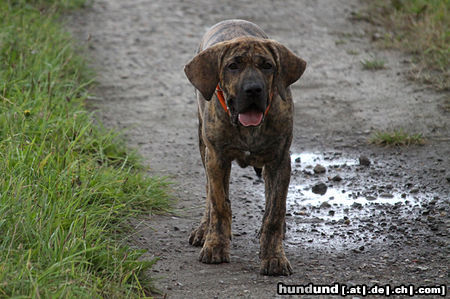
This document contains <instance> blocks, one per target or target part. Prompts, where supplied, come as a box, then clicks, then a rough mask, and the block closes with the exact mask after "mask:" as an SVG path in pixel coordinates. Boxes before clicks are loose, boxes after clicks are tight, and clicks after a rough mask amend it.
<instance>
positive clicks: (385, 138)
mask: <svg viewBox="0 0 450 299" xmlns="http://www.w3.org/2000/svg"><path fill="white" fill-rule="evenodd" d="M369 143H372V144H377V145H395V146H402V145H412V144H416V145H423V144H425V139H424V138H423V136H422V134H408V133H406V132H405V131H404V130H403V129H399V130H393V131H378V132H375V133H374V134H373V135H372V136H371V138H370V139H369Z"/></svg>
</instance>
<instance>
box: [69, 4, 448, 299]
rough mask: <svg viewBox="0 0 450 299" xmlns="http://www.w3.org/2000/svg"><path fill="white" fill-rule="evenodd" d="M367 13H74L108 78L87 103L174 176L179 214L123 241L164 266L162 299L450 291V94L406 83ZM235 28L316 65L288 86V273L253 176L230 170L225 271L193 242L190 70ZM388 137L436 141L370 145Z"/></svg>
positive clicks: (124, 8)
mask: <svg viewBox="0 0 450 299" xmlns="http://www.w3.org/2000/svg"><path fill="white" fill-rule="evenodd" d="M363 8H364V4H363V3H361V2H359V1H356V0H352V1H349V0H339V1H335V0H333V1H331V0H328V1H326V0H320V1H317V0H314V1H313V0H304V1H294V0H289V1H283V2H280V3H278V2H274V1H270V0H263V1H258V2H257V3H256V2H255V1H221V2H216V1H208V0H197V1H175V0H164V1H160V0H133V1H120V0H96V1H95V2H94V4H93V5H92V7H89V8H87V9H85V10H83V11H80V12H78V13H77V14H76V15H71V16H69V17H68V18H69V22H68V27H69V28H70V30H71V31H72V32H74V34H75V35H76V36H77V38H78V39H79V40H80V42H81V43H86V44H87V53H86V56H88V57H90V59H91V61H92V66H93V67H94V68H95V69H96V70H97V71H98V74H99V75H98V83H99V84H98V86H97V87H96V89H95V90H94V94H95V97H92V98H91V99H90V100H89V105H90V106H91V107H93V109H95V110H96V111H97V114H98V115H99V118H100V119H101V120H102V121H103V122H104V123H105V124H106V125H107V126H108V127H116V128H119V129H126V134H125V135H126V138H127V141H128V142H129V144H130V146H131V147H134V148H136V149H138V151H139V152H140V153H141V154H142V155H143V156H144V157H145V158H146V160H147V162H148V164H149V165H150V167H151V171H150V172H151V174H152V175H159V176H169V177H170V179H171V180H172V181H173V182H174V185H173V188H174V198H175V199H176V200H177V204H176V208H175V214H174V215H165V216H153V215H149V216H148V217H147V218H145V219H139V220H136V223H134V225H135V233H134V235H133V236H130V241H131V242H132V243H133V245H134V246H138V247H140V248H145V249H147V250H148V255H147V257H148V258H149V259H150V258H152V257H154V256H158V257H160V260H159V261H158V262H157V263H156V265H155V266H154V267H153V268H152V270H151V273H150V274H151V275H152V276H153V277H154V278H155V279H156V280H155V286H156V287H157V288H159V290H160V291H161V295H157V297H166V298H167V297H168V298H234V297H244V298H247V297H248V298H273V297H276V296H277V295H276V292H277V283H278V282H283V283H285V284H298V285H307V284H309V283H314V284H332V283H335V282H338V283H341V284H346V285H348V286H350V285H361V284H366V285H369V286H374V285H385V284H390V285H392V286H396V285H401V284H406V285H409V284H413V285H415V286H419V285H430V286H431V285H441V284H447V285H448V283H449V272H448V271H449V270H448V265H449V263H448V259H449V255H448V246H449V230H448V229H449V221H448V219H449V217H448V215H449V212H450V211H449V193H450V169H449V165H450V164H449V163H450V161H449V157H450V141H449V135H450V134H449V133H450V131H449V123H450V121H449V120H450V117H449V113H448V112H446V111H445V110H444V109H442V108H441V107H442V105H443V103H444V101H445V100H446V97H448V96H449V95H448V93H447V94H444V93H435V92H433V91H431V90H429V89H426V88H425V87H424V86H420V85H417V84H414V83H411V82H410V81H408V80H407V79H406V75H405V74H406V72H407V70H408V67H409V66H410V63H411V62H410V59H409V58H408V57H405V56H402V55H401V54H400V53H397V52H393V51H382V50H379V49H376V48H375V47H374V45H373V44H372V43H371V39H372V36H373V32H376V31H377V30H379V29H377V28H374V27H372V25H369V24H367V23H364V22H359V21H354V20H352V12H357V11H360V10H361V9H363ZM229 18H241V19H246V20H249V21H252V22H254V23H256V24H258V25H259V26H260V27H261V28H263V30H265V31H266V33H267V34H268V35H269V36H270V37H271V38H273V39H275V40H277V41H279V42H281V43H283V44H284V45H286V46H288V47H289V48H290V49H292V50H293V51H294V52H295V53H297V54H298V55H299V56H300V57H302V58H303V59H305V60H306V61H307V62H308V67H307V70H306V72H305V74H304V76H303V77H302V78H301V79H300V80H299V82H297V83H295V84H294V85H293V86H292V92H293V98H294V102H295V117H294V122H295V125H294V140H293V145H292V147H291V152H292V177H291V185H290V189H289V195H288V210H287V218H286V225H287V232H286V239H285V242H284V243H285V250H286V255H287V257H288V259H289V260H290V262H291V265H292V267H293V269H294V274H293V275H291V276H289V277H266V276H261V275H259V274H258V272H259V258H258V251H259V242H258V238H257V231H258V230H259V226H260V224H261V218H262V215H263V211H264V186H263V183H262V181H260V180H258V178H257V177H256V176H255V174H254V172H253V170H252V169H250V168H248V169H241V168H239V167H238V166H237V165H233V169H232V174H231V185H230V198H231V204H232V210H233V224H232V230H233V240H232V244H231V246H232V247H231V262H230V263H228V264H220V265H206V264H202V263H200V262H199V261H198V260H197V258H198V253H199V250H200V248H197V247H192V246H190V245H189V243H188V236H189V233H190V231H191V230H192V229H193V228H194V227H196V225H197V224H198V223H199V220H200V217H201V215H202V213H203V205H204V200H205V190H204V186H205V174H204V171H203V168H202V164H201V160H200V155H199V152H198V147H197V142H198V140H197V117H196V112H197V108H196V101H195V96H194V90H193V87H192V86H191V85H190V84H189V83H188V81H187V79H186V78H185V76H184V73H183V66H184V64H185V63H186V62H187V61H188V60H189V59H190V58H192V57H193V56H194V53H195V49H196V48H197V46H198V43H199V41H200V38H201V36H202V35H203V34H204V32H205V31H206V30H207V28H209V27H210V26H212V25H213V24H215V23H217V22H218V21H221V20H224V19H229ZM373 57H377V58H381V59H383V60H384V61H385V62H386V68H385V69H383V70H379V71H376V72H374V71H367V70H363V68H362V65H361V63H360V61H361V60H363V59H371V58H373ZM395 128H404V129H405V130H406V131H409V132H420V133H423V134H424V135H425V136H426V138H427V142H426V144H425V145H424V146H409V147H393V148H392V147H391V148H383V147H378V146H373V145H368V143H367V138H368V137H369V136H370V135H371V134H372V133H373V132H375V131H376V130H386V129H395ZM360 158H361V159H360ZM318 164H320V165H321V166H323V167H317V165H318Z"/></svg>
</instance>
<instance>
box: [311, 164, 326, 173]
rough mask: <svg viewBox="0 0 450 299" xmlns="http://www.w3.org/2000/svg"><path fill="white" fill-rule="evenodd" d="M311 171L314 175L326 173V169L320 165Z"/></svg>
mask: <svg viewBox="0 0 450 299" xmlns="http://www.w3.org/2000/svg"><path fill="white" fill-rule="evenodd" d="M313 170H314V173H316V174H320V173H325V172H326V171H327V169H326V168H325V167H323V166H322V165H320V164H317V165H316V166H314V169H313Z"/></svg>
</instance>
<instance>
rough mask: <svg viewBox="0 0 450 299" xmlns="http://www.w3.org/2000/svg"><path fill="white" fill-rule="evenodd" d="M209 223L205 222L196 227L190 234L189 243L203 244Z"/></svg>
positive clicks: (194, 244)
mask: <svg viewBox="0 0 450 299" xmlns="http://www.w3.org/2000/svg"><path fill="white" fill-rule="evenodd" d="M206 230H207V224H206V223H205V222H202V223H200V225H199V226H198V227H197V228H196V229H194V230H193V231H192V232H191V234H190V236H189V244H191V245H193V246H203V244H204V243H205V238H206Z"/></svg>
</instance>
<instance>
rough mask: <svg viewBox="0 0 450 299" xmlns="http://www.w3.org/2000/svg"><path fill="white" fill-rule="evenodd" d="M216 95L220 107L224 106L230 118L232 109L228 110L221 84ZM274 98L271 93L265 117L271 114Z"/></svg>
mask: <svg viewBox="0 0 450 299" xmlns="http://www.w3.org/2000/svg"><path fill="white" fill-rule="evenodd" d="M216 95H217V98H218V99H219V102H220V105H221V106H222V108H223V110H224V111H225V112H226V113H228V115H229V116H231V113H230V109H228V106H227V104H226V102H225V97H224V95H223V90H222V89H220V86H219V84H217V87H216ZM272 98H273V92H270V96H269V105H267V108H266V111H264V116H266V115H267V113H268V112H269V109H270V105H271V104H272Z"/></svg>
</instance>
